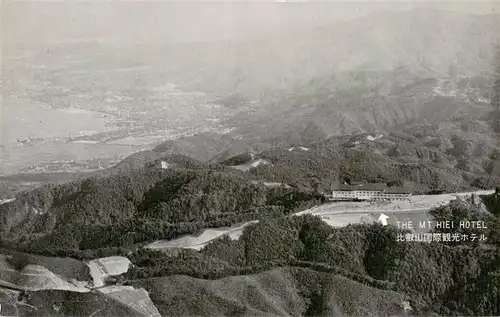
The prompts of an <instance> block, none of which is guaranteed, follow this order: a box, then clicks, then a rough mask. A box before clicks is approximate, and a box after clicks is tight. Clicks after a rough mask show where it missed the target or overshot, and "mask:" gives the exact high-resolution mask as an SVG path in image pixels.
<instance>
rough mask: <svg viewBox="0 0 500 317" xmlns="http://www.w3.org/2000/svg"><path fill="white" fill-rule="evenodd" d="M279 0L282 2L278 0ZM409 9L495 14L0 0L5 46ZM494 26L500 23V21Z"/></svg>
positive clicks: (478, 7)
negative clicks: (11, 43) (16, 43)
mask: <svg viewBox="0 0 500 317" xmlns="http://www.w3.org/2000/svg"><path fill="white" fill-rule="evenodd" d="M281 1H286V0H281ZM415 6H427V7H437V8H444V9H453V10H459V11H462V12H474V13H486V12H497V13H498V12H499V11H498V8H499V3H497V2H489V3H488V2H482V3H477V2H474V3H467V2H444V1H440V2H429V1H415V0H412V1H397V2H395V1H393V2H387V1H385V2H377V3H374V2H346V1H343V2H332V1H330V2H326V1H324V2H317V1H316V2H306V1H302V2H301V3H280V2H278V1H275V2H271V1H265V2H264V1H261V2H258V1H231V2H229V1H226V2H222V1H219V2H214V1H198V2H188V3H186V2H176V1H168V2H160V1H140V2H139V1H136V2H134V1H127V2H125V1H105V2H104V1H71V2H69V3H68V2H58V1H47V2H44V1H30V2H28V1H6V0H4V1H3V5H2V31H3V41H4V44H7V43H10V42H12V41H14V42H16V41H18V42H30V43H36V42H58V41H67V40H82V39H93V40H95V39H102V40H105V41H110V40H112V41H117V42H137V41H141V42H157V41H179V40H183V41H199V40H213V39H224V38H247V37H252V36H262V35H265V34H266V33H269V32H272V31H276V30H282V29H293V28H299V29H301V28H305V27H307V26H314V25H322V24H328V23H334V22H336V21H339V20H341V19H350V18H353V17H358V16H360V15H365V14H368V13H371V12H374V11H385V10H405V9H409V8H412V7H415ZM499 23H500V22H499Z"/></svg>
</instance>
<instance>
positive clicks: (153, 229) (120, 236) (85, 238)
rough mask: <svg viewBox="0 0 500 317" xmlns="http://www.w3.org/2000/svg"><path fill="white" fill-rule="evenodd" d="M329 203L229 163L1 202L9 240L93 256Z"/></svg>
mask: <svg viewBox="0 0 500 317" xmlns="http://www.w3.org/2000/svg"><path fill="white" fill-rule="evenodd" d="M323 201H324V198H323V197H322V196H321V195H319V194H317V193H315V192H314V191H305V190H300V189H297V188H293V187H292V188H290V187H283V186H282V187H268V186H265V185H264V184H263V183H262V182H255V181H252V179H251V178H250V177H249V176H248V175H245V174H244V173H241V172H239V171H235V170H234V169H231V168H225V167H223V166H221V167H220V168H219V169H213V168H203V167H199V168H196V169H186V168H177V169H167V170H163V169H159V168H158V167H157V166H156V165H154V164H152V165H149V166H147V167H145V168H143V169H139V170H134V171H133V172H130V173H126V174H116V175H111V176H107V177H97V176H96V177H92V178H88V179H85V180H82V181H75V182H71V183H67V184H63V185H46V186H43V187H41V188H38V189H36V190H34V191H32V192H28V193H25V194H22V195H20V196H19V197H18V198H17V199H16V200H15V201H14V202H12V203H7V204H3V205H0V215H1V216H2V222H1V225H2V227H1V228H2V231H1V234H2V237H3V238H2V245H3V246H4V247H11V248H17V249H19V250H23V251H30V252H37V253H42V254H44V252H47V253H48V254H54V253H55V252H59V253H61V252H62V251H63V250H67V251H68V252H72V254H74V252H76V251H78V250H86V251H85V252H84V254H87V255H88V254H89V253H92V252H94V251H95V250H97V249H105V248H119V247H124V248H128V247H130V248H133V247H134V246H136V245H138V244H141V243H145V242H150V241H153V240H156V239H172V238H175V237H177V236H179V235H183V234H188V233H195V232H197V231H199V230H200V229H203V228H212V227H215V228H216V227H222V226H231V225H234V224H238V223H242V222H247V221H251V220H257V219H261V218H263V217H264V218H265V217H276V216H283V215H286V214H290V213H292V212H296V211H299V210H302V209H306V208H309V207H311V206H313V205H316V204H320V203H322V202H323ZM90 250H92V252H91V251H90ZM101 252H104V251H101Z"/></svg>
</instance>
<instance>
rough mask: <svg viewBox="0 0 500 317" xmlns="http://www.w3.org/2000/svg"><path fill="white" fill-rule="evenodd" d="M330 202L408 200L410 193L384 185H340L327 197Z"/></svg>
mask: <svg viewBox="0 0 500 317" xmlns="http://www.w3.org/2000/svg"><path fill="white" fill-rule="evenodd" d="M328 196H329V197H328V198H329V199H330V200H333V201H342V200H344V201H345V200H410V198H411V192H410V191H408V190H405V189H403V188H393V187H387V186H386V185H385V184H361V185H341V186H339V187H338V188H336V189H334V190H332V192H331V195H328Z"/></svg>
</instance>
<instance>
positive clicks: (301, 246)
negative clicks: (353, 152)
mask: <svg viewBox="0 0 500 317" xmlns="http://www.w3.org/2000/svg"><path fill="white" fill-rule="evenodd" d="M397 234H398V230H397V229H395V228H393V227H383V226H381V225H349V226H347V227H344V228H332V227H330V226H328V225H327V224H326V223H324V222H323V221H322V220H321V219H319V218H317V217H313V216H300V217H281V218H272V219H267V220H264V221H261V222H259V223H257V224H255V225H253V226H250V227H247V228H245V231H244V233H243V236H242V237H241V238H240V239H239V240H236V241H233V240H231V239H229V238H228V237H223V238H220V239H218V240H216V241H214V242H212V243H210V244H209V245H208V246H207V247H206V248H204V249H203V250H202V251H201V252H196V251H193V250H180V251H178V252H177V253H165V252H162V251H150V250H144V249H141V250H139V251H137V252H134V253H133V254H131V255H129V258H130V259H131V261H132V262H133V263H134V264H135V265H136V266H135V267H133V268H132V269H131V270H130V271H129V272H128V273H127V274H126V279H129V280H135V279H140V278H147V277H158V276H166V275H172V274H185V275H190V276H193V277H198V278H208V279H215V278H221V277H224V276H232V275H240V274H251V273H257V272H261V271H264V270H268V269H270V268H275V267H305V268H310V269H314V270H317V271H322V272H330V273H335V274H339V275H342V276H345V277H347V278H349V279H352V280H355V281H358V282H361V283H363V284H366V285H369V286H372V287H376V288H379V289H385V290H393V291H396V292H400V293H403V294H407V295H409V296H410V297H411V306H412V307H413V309H414V310H415V311H414V312H415V313H416V314H417V315H421V314H429V313H431V312H435V313H439V314H444V315H473V314H475V315H478V314H479V315H498V314H499V313H500V292H499V291H500V253H499V250H498V249H497V248H496V247H494V246H493V245H491V244H488V243H481V244H477V245H467V244H461V245H456V246H450V245H446V244H443V243H416V242H397V241H396V235H397Z"/></svg>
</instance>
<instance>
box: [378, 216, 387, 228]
mask: <svg viewBox="0 0 500 317" xmlns="http://www.w3.org/2000/svg"><path fill="white" fill-rule="evenodd" d="M387 218H389V216H387V215H385V214H380V216H379V217H378V221H380V223H381V224H382V226H387Z"/></svg>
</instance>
